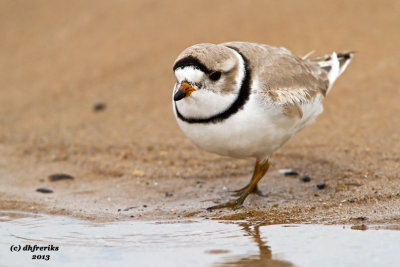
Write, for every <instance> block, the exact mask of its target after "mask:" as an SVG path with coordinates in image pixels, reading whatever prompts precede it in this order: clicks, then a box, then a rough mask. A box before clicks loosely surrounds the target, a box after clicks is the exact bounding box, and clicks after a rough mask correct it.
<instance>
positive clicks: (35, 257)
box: [32, 255, 50, 261]
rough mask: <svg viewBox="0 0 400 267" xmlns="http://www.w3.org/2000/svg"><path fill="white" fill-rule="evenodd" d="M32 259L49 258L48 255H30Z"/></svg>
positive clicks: (46, 259)
mask: <svg viewBox="0 0 400 267" xmlns="http://www.w3.org/2000/svg"><path fill="white" fill-rule="evenodd" d="M32 260H45V261H48V260H50V255H32Z"/></svg>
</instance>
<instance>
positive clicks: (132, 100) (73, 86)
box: [0, 0, 400, 224]
mask: <svg viewBox="0 0 400 267" xmlns="http://www.w3.org/2000/svg"><path fill="white" fill-rule="evenodd" d="M399 14H400V2H398V1H386V0H385V1H330V2H322V1H314V0H313V1H306V2H304V1H280V2H276V1H270V2H269V1H251V2H250V1H228V0H223V1H208V0H207V1H164V2H161V1H159V2H157V1H131V2H128V1H112V2H111V1H1V2H0V32H1V36H0V77H1V79H0V155H1V156H0V209H2V210H9V209H12V210H23V211H38V212H44V213H48V214H63V215H70V216H75V217H80V218H87V219H91V220H96V221H114V220H150V219H157V220H163V219H176V218H196V217H209V218H221V219H232V220H237V219H247V220H255V221H263V222H265V223H271V224H275V223H308V222H312V223H334V224H339V223H344V224H354V223H371V224H372V223H393V222H400V171H399V170H400V86H399V85H400V75H399V72H400V54H399V52H398V49H399V46H400V17H399ZM226 41H250V42H258V43H266V44H270V45H275V46H284V47H286V48H288V49H289V50H291V51H292V52H293V53H294V54H296V55H300V56H302V55H305V54H307V53H309V52H310V51H312V50H314V51H315V53H314V56H321V55H324V54H330V53H331V52H333V51H338V52H340V51H356V54H355V57H354V60H353V61H352V62H351V64H350V65H349V67H348V69H347V70H346V72H345V73H344V74H343V75H342V76H341V77H340V78H339V79H338V81H337V82H336V83H335V85H334V87H333V89H332V91H331V92H330V94H329V95H328V97H327V98H326V99H325V101H324V112H323V114H322V115H321V116H320V117H319V118H318V120H317V121H316V123H314V124H313V125H311V126H310V127H308V128H306V129H304V130H303V131H302V132H300V133H298V134H297V135H296V136H295V137H294V138H292V139H291V140H290V141H289V142H288V143H287V144H285V145H284V146H283V147H282V148H281V149H279V150H278V151H276V152H275V153H274V154H273V155H272V157H271V168H270V170H269V172H268V174H267V175H266V177H264V178H263V179H262V181H261V182H260V184H259V186H260V189H261V190H263V191H264V192H266V193H268V196H267V197H260V196H256V195H251V196H249V197H248V199H247V200H246V202H245V207H243V208H241V209H239V210H235V211H232V210H230V209H224V210H218V211H214V212H207V211H206V210H205V208H207V207H209V206H211V205H213V204H215V203H219V202H223V201H226V200H228V199H230V198H231V193H230V192H229V191H231V190H235V189H238V188H240V187H242V186H244V185H245V184H246V183H247V182H248V180H249V179H250V175H251V173H252V168H253V164H254V159H245V160H237V159H232V158H226V157H220V156H218V155H214V154H210V153H207V152H204V151H202V150H200V149H199V148H197V147H196V146H195V145H193V144H192V143H191V142H190V141H189V140H188V139H187V138H186V137H185V136H184V134H183V133H182V132H181V130H180V129H179V127H178V125H177V123H176V121H175V118H174V115H173V111H172V106H171V94H172V88H173V84H174V82H175V78H174V75H173V72H172V65H173V62H174V60H175V58H176V57H177V55H178V54H179V53H180V52H181V51H182V50H183V49H185V48H186V47H188V46H190V45H193V44H196V43H202V42H209V43H221V42H226ZM287 168H290V169H294V170H296V171H298V175H297V176H285V175H283V174H281V173H280V172H279V170H280V169H287ZM53 174H68V175H70V176H72V177H73V179H64V180H60V181H51V180H50V179H49V176H50V175H53ZM305 175H307V176H309V177H310V178H311V180H310V181H309V182H303V181H302V180H301V178H302V177H303V176H305ZM320 184H325V187H323V188H322V189H319V188H318V187H317V185H320ZM321 187H322V186H320V188H321ZM38 188H45V189H50V190H51V191H52V192H51V193H41V192H38V191H37V189H38Z"/></svg>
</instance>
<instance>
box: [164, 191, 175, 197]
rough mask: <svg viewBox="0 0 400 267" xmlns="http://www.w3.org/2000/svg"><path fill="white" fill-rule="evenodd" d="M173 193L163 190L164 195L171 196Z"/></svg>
mask: <svg viewBox="0 0 400 267" xmlns="http://www.w3.org/2000/svg"><path fill="white" fill-rule="evenodd" d="M173 195H174V194H172V193H171V192H165V196H166V197H172V196H173Z"/></svg>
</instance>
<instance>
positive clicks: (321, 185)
mask: <svg viewBox="0 0 400 267" xmlns="http://www.w3.org/2000/svg"><path fill="white" fill-rule="evenodd" d="M325 187H326V184H325V183H323V184H317V188H318V189H320V190H321V189H324V188H325Z"/></svg>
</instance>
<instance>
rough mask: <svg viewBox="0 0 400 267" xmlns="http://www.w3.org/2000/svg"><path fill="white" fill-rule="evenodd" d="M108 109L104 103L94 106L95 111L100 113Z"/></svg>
mask: <svg viewBox="0 0 400 267" xmlns="http://www.w3.org/2000/svg"><path fill="white" fill-rule="evenodd" d="M105 109H106V104H105V103H102V102H98V103H96V104H94V106H93V110H94V111H96V112H98V111H103V110H105Z"/></svg>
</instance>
